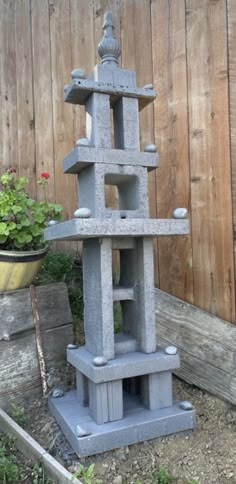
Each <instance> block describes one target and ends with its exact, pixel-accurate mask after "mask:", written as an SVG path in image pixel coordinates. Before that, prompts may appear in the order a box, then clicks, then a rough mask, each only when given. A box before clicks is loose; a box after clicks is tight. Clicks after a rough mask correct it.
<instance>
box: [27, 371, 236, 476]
mask: <svg viewBox="0 0 236 484" xmlns="http://www.w3.org/2000/svg"><path fill="white" fill-rule="evenodd" d="M174 392H175V396H176V397H177V398H181V399H187V400H191V401H192V402H193V404H194V406H195V408H196V411H197V416H198V417H197V427H196V429H195V430H194V432H189V433H182V434H178V435H176V436H171V437H165V438H162V439H156V440H153V441H150V442H144V443H142V444H136V445H132V446H129V447H127V448H122V449H117V450H115V451H111V452H107V453H105V454H100V455H96V456H92V457H89V458H82V459H79V458H78V457H77V456H76V455H75V454H74V453H73V451H72V449H71V448H70V446H69V444H68V443H67V441H66V439H65V437H64V436H63V435H62V433H61V431H60V429H59V428H58V426H57V424H56V422H55V420H54V419H53V417H52V416H51V415H50V413H49V412H48V408H47V402H46V400H45V399H41V400H38V401H35V402H33V404H32V405H30V406H29V407H28V408H27V409H26V415H27V417H28V423H27V427H26V430H27V431H28V432H29V433H30V434H31V436H32V437H33V438H34V439H35V440H37V442H39V444H41V445H43V447H44V448H45V449H46V450H48V451H49V452H50V453H51V454H52V455H53V456H54V457H55V458H56V459H57V460H58V461H59V462H60V463H61V464H63V465H64V466H65V467H66V468H67V469H68V470H69V471H70V472H72V473H73V472H75V471H77V470H78V469H79V466H80V464H82V465H83V466H86V467H88V466H89V465H90V464H91V463H95V470H94V473H95V477H96V478H97V479H101V482H102V483H104V484H112V483H114V484H121V483H122V484H140V483H142V484H155V483H156V484H158V483H159V484H169V483H171V482H173V483H178V484H190V483H191V484H193V483H195V482H196V483H199V484H211V483H219V484H225V483H232V484H233V483H236V432H235V430H236V408H235V407H234V406H232V405H230V404H228V403H225V402H223V401H221V400H219V399H217V398H215V397H213V396H211V395H209V394H208V393H206V392H203V391H201V390H199V389H197V388H195V387H191V386H189V385H188V384H186V383H183V382H181V381H179V380H177V379H175V380H174ZM161 468H162V469H163V468H164V469H165V471H168V473H169V476H172V477H173V480H170V479H171V478H170V477H169V478H168V477H166V476H167V474H166V472H165V471H164V474H163V476H164V477H161V475H162V474H161V473H162V472H163V471H161V472H160V469H161ZM80 479H81V480H82V481H83V482H84V483H86V480H83V478H80ZM161 479H162V480H161ZM168 479H169V480H168ZM22 482H28V481H22ZM36 482H37V481H36ZM93 482H95V481H92V483H93Z"/></svg>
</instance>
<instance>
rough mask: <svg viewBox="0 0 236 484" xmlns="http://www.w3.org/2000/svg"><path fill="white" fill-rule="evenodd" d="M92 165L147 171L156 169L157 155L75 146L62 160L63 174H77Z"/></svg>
mask: <svg viewBox="0 0 236 484" xmlns="http://www.w3.org/2000/svg"><path fill="white" fill-rule="evenodd" d="M93 163H107V164H110V165H131V166H144V167H147V169H148V171H151V170H154V169H155V168H157V167H158V164H159V156H158V153H143V152H140V151H138V150H136V151H135V152H129V151H123V150H119V149H108V147H105V148H99V149H98V148H94V147H92V146H91V147H87V146H77V147H76V148H75V149H74V150H72V151H71V152H70V153H69V154H68V155H67V156H66V157H65V158H64V160H63V171H64V173H72V174H78V173H80V172H81V171H82V170H84V169H85V168H87V167H88V166H90V165H92V164H93Z"/></svg>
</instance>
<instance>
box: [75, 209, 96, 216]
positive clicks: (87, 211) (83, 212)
mask: <svg viewBox="0 0 236 484" xmlns="http://www.w3.org/2000/svg"><path fill="white" fill-rule="evenodd" d="M91 214H92V212H91V210H90V208H85V207H83V208H78V209H77V210H76V211H75V212H74V217H76V218H90V217H91Z"/></svg>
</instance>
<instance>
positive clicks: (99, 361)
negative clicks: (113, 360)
mask: <svg viewBox="0 0 236 484" xmlns="http://www.w3.org/2000/svg"><path fill="white" fill-rule="evenodd" d="M93 364H94V365H95V366H105V365H106V364H107V359H106V358H105V357H104V356H95V358H94V359H93Z"/></svg>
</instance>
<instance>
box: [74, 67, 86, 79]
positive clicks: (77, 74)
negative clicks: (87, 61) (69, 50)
mask: <svg viewBox="0 0 236 484" xmlns="http://www.w3.org/2000/svg"><path fill="white" fill-rule="evenodd" d="M71 77H72V79H85V72H84V70H83V69H74V70H73V71H72V72H71Z"/></svg>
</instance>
